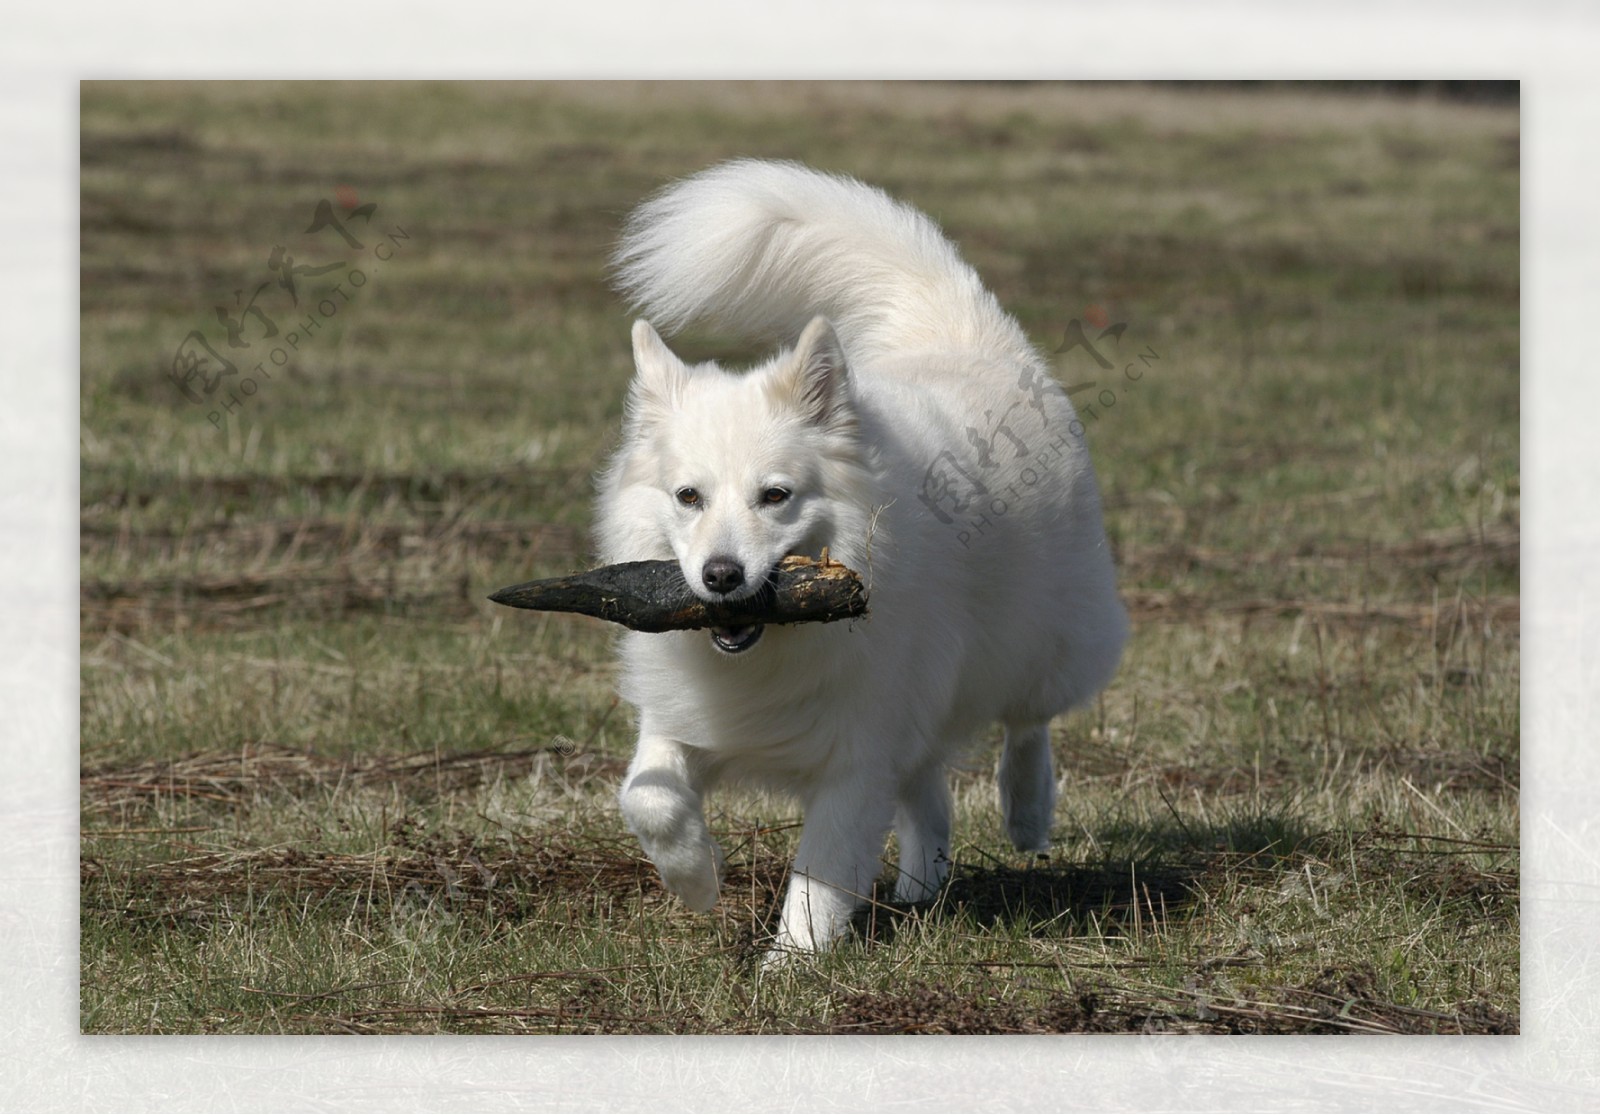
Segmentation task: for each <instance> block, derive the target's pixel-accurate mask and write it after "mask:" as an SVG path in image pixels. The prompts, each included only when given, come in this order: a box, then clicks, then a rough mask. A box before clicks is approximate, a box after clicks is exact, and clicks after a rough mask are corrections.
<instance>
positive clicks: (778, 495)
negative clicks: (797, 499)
mask: <svg viewBox="0 0 1600 1115" xmlns="http://www.w3.org/2000/svg"><path fill="white" fill-rule="evenodd" d="M790 494H791V493H790V491H789V489H788V488H768V489H767V490H766V491H764V492H762V493H761V502H762V503H782V502H783V501H784V500H786V499H788V498H789V496H790Z"/></svg>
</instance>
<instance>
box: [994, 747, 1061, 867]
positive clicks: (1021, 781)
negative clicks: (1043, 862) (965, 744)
mask: <svg viewBox="0 0 1600 1115" xmlns="http://www.w3.org/2000/svg"><path fill="white" fill-rule="evenodd" d="M999 784H1000V786H999V789H1000V815H1001V816H1002V817H1003V818H1004V819H1005V826H1006V835H1007V836H1009V837H1010V838H1011V843H1012V844H1014V845H1015V846H1016V848H1017V850H1018V851H1020V852H1043V851H1047V850H1048V849H1049V847H1050V825H1051V822H1052V821H1053V820H1054V819H1055V811H1056V778H1055V770H1054V767H1053V765H1052V763H1051V757H1050V723H1049V721H1045V722H1044V723H1036V724H1026V725H1019V724H1007V725H1006V744H1005V750H1004V751H1002V752H1001V754H1000V771H999Z"/></svg>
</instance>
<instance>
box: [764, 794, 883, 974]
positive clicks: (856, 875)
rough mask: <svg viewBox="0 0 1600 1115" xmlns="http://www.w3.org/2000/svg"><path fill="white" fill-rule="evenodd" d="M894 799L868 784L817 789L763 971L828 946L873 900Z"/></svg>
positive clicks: (811, 800) (810, 803)
mask: <svg viewBox="0 0 1600 1115" xmlns="http://www.w3.org/2000/svg"><path fill="white" fill-rule="evenodd" d="M893 812H894V796H893V793H892V791H891V790H890V789H889V788H888V787H885V786H879V785H877V784H876V783H875V782H873V781H872V780H870V779H867V778H855V779H849V780H841V781H839V782H837V783H835V784H833V785H827V786H824V787H822V788H820V789H819V790H818V791H817V792H816V793H814V794H812V795H811V796H810V800H809V801H808V802H807V803H806V815H805V828H804V830H803V831H802V832H801V834H800V849H799V851H798V853H797V854H796V855H795V861H794V871H793V873H792V874H791V875H790V878H789V891H788V893H787V895H785V897H784V900H783V917H782V920H781V921H780V922H779V925H778V936H777V939H776V940H774V941H773V944H772V948H771V950H770V951H769V952H768V953H767V956H766V960H765V963H767V964H769V965H770V964H774V963H781V962H782V961H783V960H784V959H785V958H787V957H789V956H791V955H793V954H795V953H801V952H816V951H819V950H822V949H826V948H828V947H829V946H831V945H833V944H834V943H835V942H836V941H838V940H839V938H840V937H842V936H844V935H845V933H846V932H848V930H849V928H850V919H851V917H852V916H853V915H854V914H855V912H856V910H857V909H858V908H859V907H860V906H861V905H862V904H863V903H864V902H866V901H867V899H869V898H870V897H871V896H872V884H873V880H875V879H876V878H877V877H878V871H879V868H880V867H881V866H882V864H881V863H880V860H881V857H882V855H883V842H884V839H885V838H886V837H887V836H888V834H889V822H890V820H891V818H892V817H893Z"/></svg>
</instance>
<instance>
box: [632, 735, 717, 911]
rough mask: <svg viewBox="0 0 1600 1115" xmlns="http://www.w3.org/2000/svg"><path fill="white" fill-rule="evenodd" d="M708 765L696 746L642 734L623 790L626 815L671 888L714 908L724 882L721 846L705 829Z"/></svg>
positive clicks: (692, 904)
mask: <svg viewBox="0 0 1600 1115" xmlns="http://www.w3.org/2000/svg"><path fill="white" fill-rule="evenodd" d="M704 783H705V779H704V769H703V766H702V764H700V763H699V762H697V761H696V756H695V754H694V753H693V749H692V748H689V747H686V746H685V745H684V744H681V743H679V742H678V741H677V740H672V739H666V738H664V737H662V736H653V735H649V734H646V733H641V734H640V736H639V746H638V749H637V750H636V751H635V752H634V755H633V762H632V763H631V764H630V765H629V767H628V777H627V778H626V779H624V780H623V783H622V792H621V794H620V799H621V804H622V817H623V820H624V821H626V822H627V825H628V828H629V829H630V830H631V831H632V832H633V834H634V835H635V836H637V837H638V838H639V843H640V844H641V845H643V847H644V851H645V855H647V856H649V857H650V861H651V862H652V863H654V864H655V865H656V870H657V871H659V872H660V873H661V881H662V882H663V883H665V884H666V887H667V889H668V890H670V891H671V892H672V893H673V894H676V895H677V896H678V897H679V898H681V899H682V900H683V904H684V905H685V906H687V907H689V909H691V910H697V911H699V910H709V909H711V907H712V906H714V905H716V902H717V891H718V889H719V888H720V886H721V873H722V850H721V849H720V848H718V847H717V843H716V841H715V840H713V839H712V838H711V832H710V830H709V829H707V828H706V817H705V810H704V807H703V806H702V804H701V801H702V795H703V793H704V789H705V784H704Z"/></svg>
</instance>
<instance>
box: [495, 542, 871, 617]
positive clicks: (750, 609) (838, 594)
mask: <svg viewBox="0 0 1600 1115" xmlns="http://www.w3.org/2000/svg"><path fill="white" fill-rule="evenodd" d="M489 599H490V600H493V601H494V602H495V603H496V604H505V605H507V606H509V607H512V608H532V609H535V610H537V611H543V612H579V613H581V614H583V615H586V616H595V617H597V618H599V619H604V620H609V621H611V622H612V623H620V624H622V625H623V626H624V627H630V628H632V629H633V630H635V631H688V630H692V629H694V628H700V627H746V626H749V625H751V624H758V623H830V622H832V621H834V620H839V619H850V618H852V617H854V616H860V615H865V614H866V611H867V594H866V590H865V589H864V588H862V586H861V578H859V577H858V576H856V574H855V571H854V570H852V569H849V568H847V567H846V566H844V565H843V564H841V563H840V562H837V561H829V560H828V559H827V557H826V555H824V557H823V560H821V561H818V560H817V559H815V558H808V557H786V558H784V559H783V561H781V562H780V563H779V564H778V568H777V569H776V570H775V571H774V572H773V574H772V576H771V577H770V578H769V579H768V581H767V583H766V584H765V585H763V586H762V587H761V591H760V592H758V593H756V594H755V595H754V596H751V597H748V598H746V599H744V600H740V601H737V602H735V603H731V604H708V603H706V602H705V601H704V600H701V599H700V598H699V597H698V596H696V595H695V594H694V593H693V592H691V591H690V589H689V586H688V585H687V584H685V583H684V580H683V572H682V571H681V570H680V569H679V568H678V563H677V562H675V561H628V562H623V563H622V564H620V565H602V566H601V567H600V568H598V569H591V570H589V571H588V572H587V573H576V574H573V575H572V576H570V577H554V578H551V579H549V580H543V581H528V582H526V583H525V584H520V585H512V586H511V587H509V588H503V589H501V590H500V591H499V592H497V593H495V594H494V595H493V596H491V597H489Z"/></svg>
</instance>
